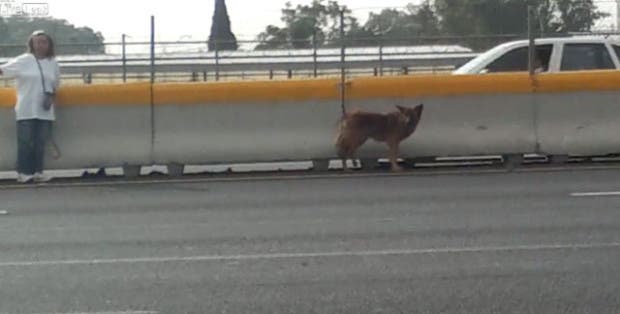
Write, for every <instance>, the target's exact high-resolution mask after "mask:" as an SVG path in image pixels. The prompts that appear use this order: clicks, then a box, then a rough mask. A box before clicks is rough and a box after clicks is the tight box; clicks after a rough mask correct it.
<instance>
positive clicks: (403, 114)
mask: <svg viewBox="0 0 620 314" xmlns="http://www.w3.org/2000/svg"><path fill="white" fill-rule="evenodd" d="M396 108H398V111H394V112H390V113H387V114H380V113H372V112H364V111H360V110H356V111H354V112H351V113H347V114H345V115H344V116H343V117H342V119H341V120H340V121H339V123H338V134H337V136H336V143H335V144H336V148H337V149H338V156H339V157H340V158H342V163H343V167H344V170H348V168H347V162H346V161H347V159H348V158H354V157H355V152H356V151H357V149H358V148H359V147H360V146H362V145H363V144H364V143H365V142H366V140H368V138H372V139H373V140H375V141H378V142H385V143H387V145H388V147H389V149H390V156H389V157H390V164H391V165H392V171H401V170H402V168H401V167H400V166H399V165H398V163H397V158H398V146H399V144H400V142H402V141H403V140H404V139H406V138H407V137H409V136H410V135H411V134H412V133H413V132H414V131H415V129H416V127H417V126H418V123H419V122H420V119H421V118H422V110H423V109H424V105H423V104H420V105H418V106H416V107H415V108H409V107H402V106H396Z"/></svg>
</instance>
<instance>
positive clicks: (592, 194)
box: [570, 191, 620, 197]
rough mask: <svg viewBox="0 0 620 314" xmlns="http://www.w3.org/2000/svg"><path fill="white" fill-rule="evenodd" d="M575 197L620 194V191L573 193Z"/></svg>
mask: <svg viewBox="0 0 620 314" xmlns="http://www.w3.org/2000/svg"><path fill="white" fill-rule="evenodd" d="M570 195H571V196H573V197H602V196H620V191H614V192H580V193H571V194H570Z"/></svg>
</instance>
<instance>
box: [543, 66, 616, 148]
mask: <svg viewBox="0 0 620 314" xmlns="http://www.w3.org/2000/svg"><path fill="white" fill-rule="evenodd" d="M535 103H536V106H537V108H538V112H537V114H536V116H535V120H536V125H537V135H538V142H539V151H540V153H543V154H549V155H606V154H616V153H620V137H619V136H618V133H619V131H620V72H618V71H602V72H574V73H561V74H555V75H541V76H539V78H538V81H537V84H536V98H535Z"/></svg>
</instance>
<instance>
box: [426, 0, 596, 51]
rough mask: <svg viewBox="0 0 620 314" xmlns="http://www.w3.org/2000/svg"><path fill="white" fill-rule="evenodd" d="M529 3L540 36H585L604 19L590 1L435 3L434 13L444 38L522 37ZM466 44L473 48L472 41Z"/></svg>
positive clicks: (461, 0)
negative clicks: (574, 34) (580, 33)
mask: <svg viewBox="0 0 620 314" xmlns="http://www.w3.org/2000/svg"><path fill="white" fill-rule="evenodd" d="M528 3H529V4H532V5H534V7H535V9H536V16H535V18H536V23H535V26H536V29H535V31H536V32H537V33H539V34H541V33H544V34H546V35H550V34H558V33H566V32H587V31H590V30H591V29H592V26H593V25H594V23H595V22H596V20H598V19H600V18H601V17H605V16H607V14H605V13H603V12H600V11H598V10H597V8H596V5H595V4H594V2H593V0H529V1H524V0H435V9H436V12H437V14H438V16H439V17H440V27H441V32H442V33H443V34H445V35H457V36H472V35H474V36H475V35H497V34H517V35H525V34H526V33H527V10H528ZM466 42H467V43H468V44H469V45H470V46H476V43H475V42H473V41H472V39H469V40H466Z"/></svg>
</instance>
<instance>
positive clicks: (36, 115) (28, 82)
mask: <svg viewBox="0 0 620 314" xmlns="http://www.w3.org/2000/svg"><path fill="white" fill-rule="evenodd" d="M39 63H41V69H42V70H43V76H44V77H45V89H46V90H47V91H56V90H58V86H59V85H60V68H59V67H58V63H57V62H56V59H54V58H45V59H39ZM0 69H2V73H3V75H5V76H7V77H15V78H16V80H17V84H16V85H17V104H16V105H15V117H16V118H17V120H28V119H40V120H52V121H53V120H55V114H54V107H55V106H52V108H51V109H50V110H45V109H44V108H43V96H44V92H43V86H41V72H39V67H38V65H37V61H36V59H35V57H34V55H33V54H31V53H24V54H22V55H21V56H19V57H17V58H15V59H13V60H11V61H9V62H7V63H6V64H4V65H2V66H0Z"/></svg>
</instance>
